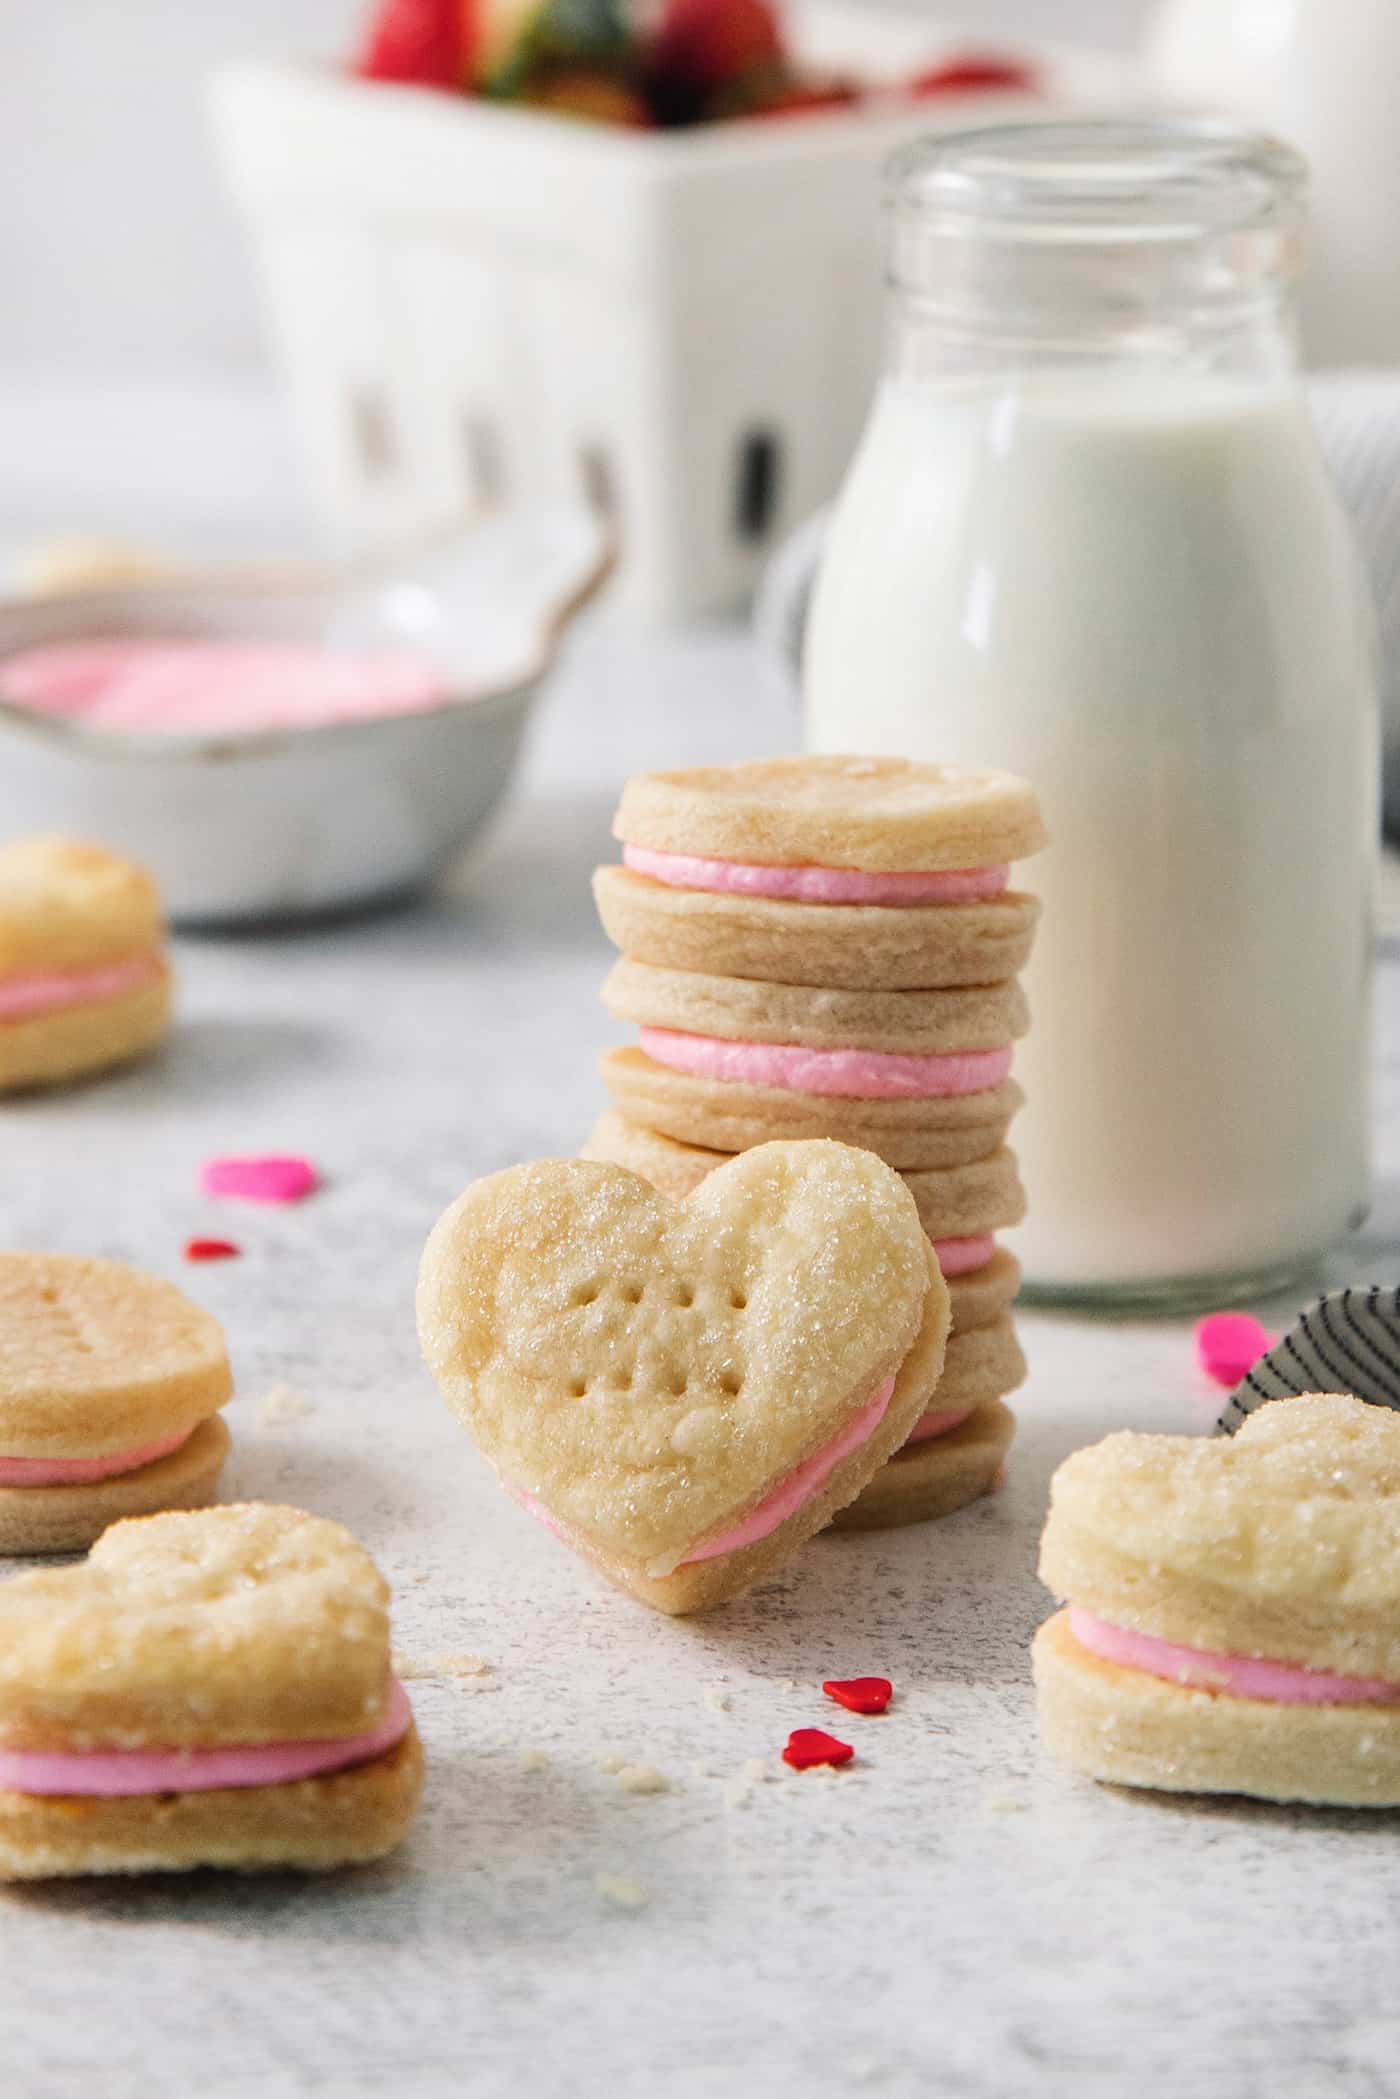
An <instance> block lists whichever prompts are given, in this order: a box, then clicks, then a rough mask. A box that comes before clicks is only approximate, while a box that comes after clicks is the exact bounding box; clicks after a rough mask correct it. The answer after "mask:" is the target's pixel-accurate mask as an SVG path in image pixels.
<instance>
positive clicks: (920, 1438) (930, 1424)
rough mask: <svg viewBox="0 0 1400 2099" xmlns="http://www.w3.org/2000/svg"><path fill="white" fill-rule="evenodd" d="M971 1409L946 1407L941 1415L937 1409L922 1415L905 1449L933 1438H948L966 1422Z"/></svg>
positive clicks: (908, 1436) (910, 1433)
mask: <svg viewBox="0 0 1400 2099" xmlns="http://www.w3.org/2000/svg"><path fill="white" fill-rule="evenodd" d="M971 1412H972V1409H971V1407H944V1409H943V1410H942V1412H941V1413H940V1412H939V1411H938V1410H937V1409H936V1408H935V1409H934V1410H933V1411H931V1412H930V1413H927V1414H921V1415H920V1416H919V1418H918V1420H917V1421H916V1422H915V1423H914V1426H913V1427H912V1428H911V1429H910V1431H909V1434H908V1435H907V1436H906V1438H905V1449H906V1450H907V1449H908V1447H909V1445H910V1444H911V1443H927V1442H928V1441H929V1439H930V1437H932V1436H946V1435H947V1434H948V1432H949V1430H950V1429H955V1428H956V1427H957V1426H958V1423H959V1422H960V1421H966V1419H967V1417H968V1415H969V1414H970V1413H971Z"/></svg>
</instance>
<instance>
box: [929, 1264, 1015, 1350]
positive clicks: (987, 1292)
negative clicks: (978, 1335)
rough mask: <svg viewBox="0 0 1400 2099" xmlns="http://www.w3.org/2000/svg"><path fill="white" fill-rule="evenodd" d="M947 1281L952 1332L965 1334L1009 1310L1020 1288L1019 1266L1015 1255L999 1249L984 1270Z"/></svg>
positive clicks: (974, 1270)
mask: <svg viewBox="0 0 1400 2099" xmlns="http://www.w3.org/2000/svg"><path fill="white" fill-rule="evenodd" d="M946 1280H947V1283H948V1295H949V1297H950V1299H951V1300H952V1306H953V1332H954V1333H955V1334H967V1333H971V1332H972V1330H973V1329H974V1328H975V1327H983V1326H991V1325H992V1324H993V1322H994V1321H995V1320H998V1319H1000V1318H1001V1316H1002V1314H1003V1312H1008V1311H1009V1310H1010V1309H1011V1306H1012V1305H1013V1304H1014V1302H1015V1300H1016V1293H1017V1292H1018V1291H1019V1289H1020V1287H1021V1264H1020V1262H1019V1261H1018V1260H1017V1259H1016V1256H1015V1255H1014V1254H1010V1253H1008V1252H1007V1250H1006V1248H1005V1247H1004V1246H999V1247H998V1248H997V1250H996V1252H995V1253H994V1254H993V1255H992V1258H991V1260H990V1261H988V1262H987V1263H986V1264H985V1266H984V1267H981V1268H974V1269H973V1270H972V1271H971V1273H970V1274H968V1275H958V1276H950V1277H948V1278H946Z"/></svg>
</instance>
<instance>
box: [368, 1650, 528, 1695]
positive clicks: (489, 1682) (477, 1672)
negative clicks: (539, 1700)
mask: <svg viewBox="0 0 1400 2099" xmlns="http://www.w3.org/2000/svg"><path fill="white" fill-rule="evenodd" d="M393 1665H394V1674H395V1676H397V1677H399V1678H400V1679H401V1680H402V1681H403V1682H405V1683H407V1682H413V1681H420V1680H422V1679H423V1678H427V1677H434V1676H438V1677H443V1676H445V1677H447V1678H448V1679H449V1681H450V1682H452V1683H455V1684H456V1686H457V1689H458V1690H459V1691H499V1690H500V1688H501V1687H500V1685H499V1684H498V1683H497V1681H496V1678H495V1673H494V1671H493V1670H492V1667H491V1664H490V1663H489V1662H486V1661H483V1660H482V1658H481V1656H480V1655H479V1654H434V1655H426V1656H424V1655H412V1654H400V1653H398V1652H397V1651H396V1652H395V1654H394V1657H393Z"/></svg>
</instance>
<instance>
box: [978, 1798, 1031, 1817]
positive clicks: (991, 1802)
mask: <svg viewBox="0 0 1400 2099" xmlns="http://www.w3.org/2000/svg"><path fill="white" fill-rule="evenodd" d="M982 1805H983V1807H984V1808H985V1809H986V1810H987V1813H988V1814H989V1815H1023V1814H1024V1813H1025V1812H1026V1808H1027V1807H1028V1805H1029V1802H1027V1801H1025V1800H1018V1799H1017V1798H1016V1795H1015V1794H1014V1793H986V1794H984V1795H983V1797H982Z"/></svg>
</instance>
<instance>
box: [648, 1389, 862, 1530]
mask: <svg viewBox="0 0 1400 2099" xmlns="http://www.w3.org/2000/svg"><path fill="white" fill-rule="evenodd" d="M893 1394H894V1379H893V1378H892V1377H890V1378H886V1379H885V1382H884V1384H883V1385H881V1387H880V1388H879V1390H878V1391H877V1392H876V1394H875V1396H874V1398H873V1399H871V1400H870V1401H868V1402H867V1404H866V1405H865V1406H863V1407H862V1408H861V1410H860V1412H859V1413H858V1414H857V1415H856V1418H855V1420H854V1421H852V1422H851V1423H850V1424H849V1425H848V1426H847V1427H846V1428H843V1429H842V1431H841V1433H840V1434H839V1435H838V1436H833V1437H832V1439H831V1441H830V1442H829V1443H826V1444H823V1446H822V1448H821V1449H820V1450H819V1451H817V1452H815V1453H814V1454H813V1456H811V1457H810V1458H804V1459H803V1460H802V1463H801V1464H800V1465H799V1466H797V1467H796V1468H795V1470H794V1471H792V1472H790V1473H789V1474H788V1476H787V1478H786V1479H784V1480H779V1482H778V1484H777V1486H776V1487H774V1489H773V1491H772V1493H771V1494H765V1495H764V1497H763V1499H762V1501H761V1502H760V1503H759V1504H758V1507H757V1508H755V1509H750V1510H749V1513H748V1515H747V1516H745V1518H744V1520H743V1522H742V1523H737V1524H735V1526H734V1528H733V1530H732V1531H725V1533H724V1535H723V1536H722V1537H719V1538H711V1540H710V1542H709V1544H708V1545H697V1546H696V1548H695V1550H694V1552H688V1553H687V1554H686V1556H685V1558H684V1559H683V1560H682V1561H681V1565H682V1567H690V1566H693V1565H694V1563H695V1561H697V1560H717V1559H718V1558H719V1556H720V1554H721V1553H725V1552H738V1551H740V1550H741V1548H742V1547H743V1546H745V1545H756V1544H757V1542H758V1540H759V1539H760V1538H766V1537H767V1536H768V1535H769V1533H770V1532H771V1531H775V1530H776V1529H777V1528H778V1525H779V1524H780V1523H786V1522H787V1520H788V1517H789V1516H795V1515H796V1513H797V1511H798V1510H799V1509H800V1508H801V1507H802V1506H803V1505H804V1503H806V1502H809V1501H810V1500H811V1499H812V1496H813V1495H814V1494H818V1493H820V1492H821V1489H822V1488H823V1487H824V1486H825V1485H826V1483H827V1481H828V1480H829V1479H830V1477H831V1475H832V1473H833V1472H834V1471H835V1470H836V1467H837V1466H838V1465H839V1464H840V1463H841V1460H842V1459H843V1458H848V1457H849V1456H850V1454H851V1452H852V1451H853V1450H859V1449H860V1446H861V1444H862V1443H867V1442H869V1440H870V1438H871V1437H872V1436H873V1435H874V1433H875V1431H876V1429H877V1428H878V1427H879V1426H880V1423H881V1422H882V1421H883V1419H884V1417H885V1409H886V1407H888V1405H889V1403H890V1400H891V1398H892V1397H893Z"/></svg>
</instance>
